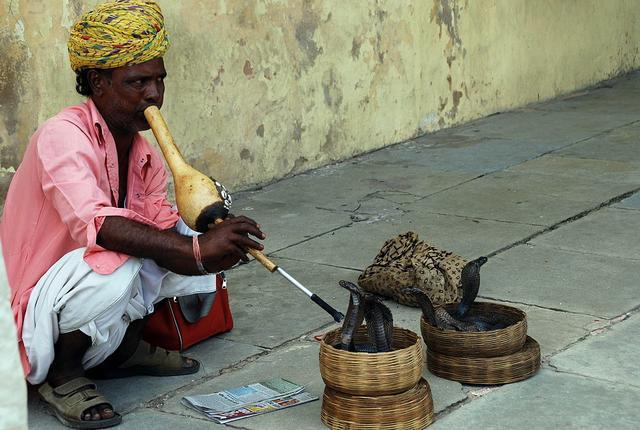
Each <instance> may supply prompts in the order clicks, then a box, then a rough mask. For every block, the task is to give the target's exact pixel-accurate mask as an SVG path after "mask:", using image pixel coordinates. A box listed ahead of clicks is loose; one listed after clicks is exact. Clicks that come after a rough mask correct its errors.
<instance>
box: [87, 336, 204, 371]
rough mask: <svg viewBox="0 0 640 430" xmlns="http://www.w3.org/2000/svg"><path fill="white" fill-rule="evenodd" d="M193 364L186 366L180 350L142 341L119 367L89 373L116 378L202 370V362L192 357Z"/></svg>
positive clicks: (99, 368) (98, 369) (97, 369)
mask: <svg viewBox="0 0 640 430" xmlns="http://www.w3.org/2000/svg"><path fill="white" fill-rule="evenodd" d="M191 360H192V361H193V364H192V365H191V366H189V367H185V366H184V357H183V356H182V355H181V354H180V353H179V352H178V351H169V350H166V349H164V348H160V347H158V346H153V345H150V344H149V343H147V342H145V341H140V342H139V343H138V346H137V347H136V350H135V352H134V353H133V355H131V357H129V358H128V359H127V360H126V361H125V362H124V363H122V364H121V365H119V366H117V367H111V368H102V367H100V366H98V367H97V368H95V369H90V370H89V371H88V372H87V374H88V375H89V376H91V377H92V378H94V379H115V378H125V377H128V376H136V375H146V376H178V375H189V374H192V373H196V372H197V371H198V370H200V363H199V362H198V361H197V360H195V359H193V358H191Z"/></svg>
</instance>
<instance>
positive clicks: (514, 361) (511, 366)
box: [427, 336, 540, 385]
mask: <svg viewBox="0 0 640 430" xmlns="http://www.w3.org/2000/svg"><path fill="white" fill-rule="evenodd" d="M427 367H428V368H429V371H430V372H431V373H433V374H434V375H436V376H439V377H441V378H445V379H450V380H453V381H458V382H462V383H465V384H474V385H498V384H508V383H511V382H516V381H522V380H523V379H527V378H528V377H530V376H532V375H533V374H535V373H536V372H537V371H538V369H539V368H540V345H538V342H536V341H535V340H534V339H533V338H531V337H529V336H527V339H526V342H525V344H524V346H523V347H522V349H521V350H520V351H518V352H516V353H513V354H509V355H505V356H502V357H489V358H481V357H453V356H449V355H444V354H439V353H437V352H433V351H427Z"/></svg>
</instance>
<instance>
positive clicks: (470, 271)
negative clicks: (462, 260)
mask: <svg viewBox="0 0 640 430" xmlns="http://www.w3.org/2000/svg"><path fill="white" fill-rule="evenodd" d="M486 262H487V257H480V258H477V259H475V260H472V261H470V262H468V263H467V264H466V265H465V266H464V267H463V268H462V273H461V274H460V284H461V285H462V300H460V303H459V304H458V307H457V309H456V318H458V319H462V318H463V317H464V316H465V315H466V314H467V312H468V311H469V308H470V307H471V304H472V303H473V302H474V300H475V299H476V297H477V296H478V290H479V289H480V267H482V265H483V264H484V263H486Z"/></svg>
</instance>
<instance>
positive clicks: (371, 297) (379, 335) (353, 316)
mask: <svg viewBox="0 0 640 430" xmlns="http://www.w3.org/2000/svg"><path fill="white" fill-rule="evenodd" d="M338 284H339V285H340V286H341V287H342V288H344V289H346V290H347V291H349V306H348V307H347V312H346V314H345V317H344V321H343V322H342V329H341V333H340V343H339V345H336V347H337V348H339V349H342V350H345V351H351V352H368V353H374V352H387V351H390V350H391V341H392V338H393V316H392V314H391V310H389V308H388V307H387V306H385V305H384V304H383V303H382V302H381V298H380V297H379V296H377V295H375V294H371V293H368V292H364V291H363V290H362V289H360V287H358V286H357V285H356V284H354V283H352V282H349V281H344V280H341V281H339V282H338ZM363 320H366V323H367V334H368V336H369V342H367V343H359V344H357V345H356V344H355V342H354V341H353V337H354V334H355V331H356V330H357V329H358V327H360V325H362V322H363Z"/></svg>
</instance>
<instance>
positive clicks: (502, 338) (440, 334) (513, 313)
mask: <svg viewBox="0 0 640 430" xmlns="http://www.w3.org/2000/svg"><path fill="white" fill-rule="evenodd" d="M456 306H457V304H456V303H449V304H446V305H444V308H445V309H446V310H447V311H449V312H453V311H454V310H455V308H456ZM469 314H471V315H473V314H481V315H494V314H498V315H500V316H501V317H503V318H505V319H507V320H511V321H513V324H511V325H509V326H507V327H505V328H501V329H498V330H490V331H479V332H463V331H455V330H443V329H440V328H437V327H434V326H432V325H431V324H429V323H427V322H426V321H425V320H424V317H422V318H421V319H420V331H421V332H422V337H423V338H424V342H425V343H426V345H427V349H428V350H430V351H432V352H437V353H440V354H445V355H449V356H458V357H500V356H503V355H509V354H513V353H515V352H517V351H519V350H521V349H522V346H523V345H524V342H525V339H526V336H527V314H526V313H525V312H524V311H521V310H520V309H517V308H514V307H511V306H505V305H500V304H497V303H488V302H476V303H473V304H472V305H471V308H470V309H469Z"/></svg>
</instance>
